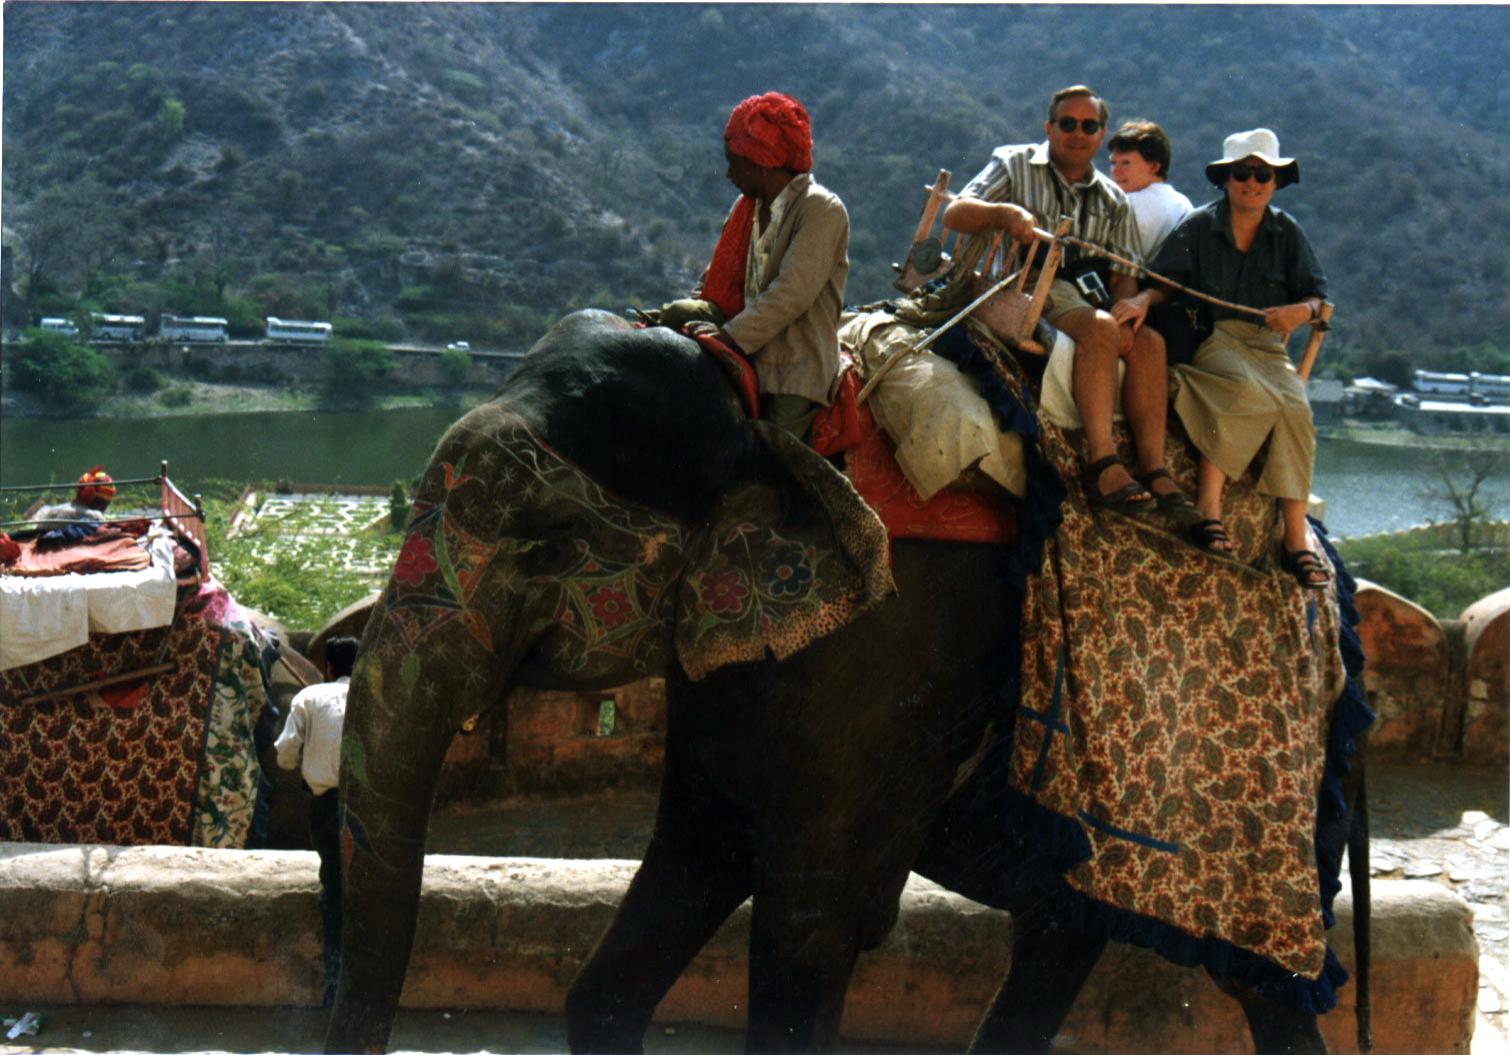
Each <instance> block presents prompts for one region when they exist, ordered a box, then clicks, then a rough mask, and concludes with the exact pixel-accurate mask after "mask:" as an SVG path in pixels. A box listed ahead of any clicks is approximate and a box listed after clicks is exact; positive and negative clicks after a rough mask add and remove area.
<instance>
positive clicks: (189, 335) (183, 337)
mask: <svg viewBox="0 0 1510 1055" xmlns="http://www.w3.org/2000/svg"><path fill="white" fill-rule="evenodd" d="M225 328H226V321H225V320H224V319H217V318H214V317H213V316H206V315H169V314H168V313H167V312H164V313H163V321H162V325H161V326H160V327H158V331H157V332H158V333H159V334H160V335H161V336H162V338H163V339H164V340H167V341H183V342H185V343H188V344H199V343H220V344H224V343H225V342H226V340H227V336H226V332H225Z"/></svg>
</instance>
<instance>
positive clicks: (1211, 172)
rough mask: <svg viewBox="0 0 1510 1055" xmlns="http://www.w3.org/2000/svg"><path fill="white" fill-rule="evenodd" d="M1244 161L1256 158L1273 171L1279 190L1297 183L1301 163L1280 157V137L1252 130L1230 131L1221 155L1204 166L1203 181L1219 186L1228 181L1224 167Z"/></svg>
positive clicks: (1269, 132)
mask: <svg viewBox="0 0 1510 1055" xmlns="http://www.w3.org/2000/svg"><path fill="white" fill-rule="evenodd" d="M1243 158H1258V159H1259V160H1260V161H1263V162H1264V163H1265V164H1267V165H1269V166H1271V167H1272V168H1273V169H1274V179H1275V183H1276V184H1277V185H1278V186H1280V187H1285V186H1288V185H1289V184H1291V183H1299V182H1300V162H1299V161H1296V160H1295V159H1294V158H1287V157H1281V156H1280V153H1279V137H1278V136H1277V135H1275V134H1274V133H1273V132H1271V131H1269V130H1268V129H1267V128H1254V129H1250V130H1249V131H1247V132H1233V133H1232V134H1231V135H1230V136H1228V137H1227V138H1226V140H1224V141H1223V143H1222V156H1221V158H1220V159H1219V160H1217V161H1213V162H1211V164H1209V165H1207V166H1206V178H1207V179H1208V180H1210V181H1211V182H1212V183H1214V184H1216V185H1217V186H1218V187H1220V186H1222V185H1223V184H1224V183H1226V182H1227V167H1228V166H1229V165H1231V164H1232V163H1233V162H1236V161H1241V160H1243Z"/></svg>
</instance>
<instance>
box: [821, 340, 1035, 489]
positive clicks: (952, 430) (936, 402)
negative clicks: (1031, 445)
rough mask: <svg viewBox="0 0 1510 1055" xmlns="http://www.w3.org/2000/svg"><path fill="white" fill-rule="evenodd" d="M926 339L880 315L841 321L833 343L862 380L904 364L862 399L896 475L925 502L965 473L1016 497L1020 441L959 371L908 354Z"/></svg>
mask: <svg viewBox="0 0 1510 1055" xmlns="http://www.w3.org/2000/svg"><path fill="white" fill-rule="evenodd" d="M926 333H927V331H925V330H921V329H919V328H917V327H915V326H910V325H908V324H907V323H904V322H899V321H898V320H897V319H896V318H895V317H894V316H892V315H890V314H888V313H886V312H868V313H863V314H855V315H846V316H845V317H844V318H843V319H842V320H841V321H840V325H839V341H840V343H841V344H843V345H844V346H845V347H847V348H852V349H854V350H855V351H856V353H857V355H856V358H857V360H858V361H859V363H860V370H861V376H862V377H866V376H869V375H870V374H871V373H872V372H874V371H875V370H877V369H879V368H880V367H881V364H882V363H884V362H885V361H886V360H887V359H889V358H891V357H892V356H895V355H901V356H903V357H904V358H903V359H902V360H901V361H900V362H899V363H897V365H896V366H894V367H892V368H891V369H890V370H889V371H888V372H887V374H886V376H885V377H884V378H882V379H881V382H880V383H879V384H878V385H876V387H875V388H874V389H873V390H872V391H871V394H870V396H869V397H868V398H867V400H866V403H867V405H868V406H869V407H870V411H871V414H873V415H874V416H875V419H876V423H877V424H879V425H880V426H881V427H882V428H883V429H885V430H886V434H887V435H888V436H890V437H891V441H892V442H893V443H894V444H896V448H897V450H896V455H897V465H898V466H899V467H900V468H901V470H902V475H903V476H905V477H906V478H907V482H908V483H909V484H911V485H912V487H913V489H914V490H915V491H917V493H918V495H919V497H921V498H922V499H923V500H924V501H926V500H928V499H930V498H932V497H933V496H934V495H936V494H938V492H940V491H942V490H944V489H945V488H946V487H948V486H950V485H951V484H953V483H955V481H957V480H958V479H959V478H960V477H961V475H963V474H964V473H965V471H966V470H968V469H971V468H976V469H979V470H980V471H981V472H983V473H985V475H986V476H988V477H990V478H991V479H992V480H994V481H995V482H996V483H997V484H999V485H1001V487H1002V488H1004V489H1005V490H1007V491H1008V492H1010V493H1011V494H1014V495H1016V496H1018V497H1019V498H1021V497H1022V496H1023V494H1025V493H1026V491H1027V479H1028V473H1027V465H1026V463H1025V462H1024V459H1023V451H1022V437H1021V436H1019V435H1017V433H1015V432H1003V431H1002V430H1001V428H1000V427H998V425H997V423H996V418H995V416H994V415H992V413H991V408H990V406H988V405H987V404H986V401H985V400H984V399H983V398H981V395H980V390H979V389H978V388H976V386H975V382H974V381H972V380H971V379H970V378H969V377H967V376H966V375H965V374H964V373H962V372H961V371H960V369H959V368H958V367H957V366H955V365H954V364H953V363H951V362H950V361H949V360H947V359H944V358H942V357H941V356H937V355H934V354H933V353H932V352H930V351H926V350H925V351H923V352H921V353H914V352H912V351H911V350H910V349H911V347H912V345H914V344H915V343H917V342H918V341H919V340H921V339H922V338H923V337H924V336H925V334H926Z"/></svg>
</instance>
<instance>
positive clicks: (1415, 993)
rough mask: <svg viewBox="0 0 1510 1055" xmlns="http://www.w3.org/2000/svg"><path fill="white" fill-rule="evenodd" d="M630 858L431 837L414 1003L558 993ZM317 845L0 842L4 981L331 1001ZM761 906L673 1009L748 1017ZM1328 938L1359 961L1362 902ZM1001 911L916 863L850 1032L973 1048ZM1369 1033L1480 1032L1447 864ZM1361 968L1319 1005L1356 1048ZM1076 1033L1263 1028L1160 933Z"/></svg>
mask: <svg viewBox="0 0 1510 1055" xmlns="http://www.w3.org/2000/svg"><path fill="white" fill-rule="evenodd" d="M635 867H636V863H635V862H633V861H559V860H544V859H538V858H528V859H526V858H481V857H444V856H431V857H429V858H428V859H427V861H426V870H425V878H424V888H423V893H422V896H421V906H420V919H419V927H418V931H417V935H416V938H415V945H414V954H413V958H412V960H411V962H410V967H409V974H408V980H407V982H406V984H405V987H404V994H403V1004H404V1006H407V1007H427V1008H469V1009H478V1010H482V1009H489V1010H509V1011H526V1012H545V1013H552V1014H559V1013H560V1012H561V1010H562V1006H563V1002H564V998H565V990H566V986H567V985H568V984H569V983H570V981H571V979H572V978H573V977H574V976H575V974H576V972H577V970H578V968H579V967H580V965H581V964H582V962H583V961H584V959H585V957H586V955H587V953H588V951H589V950H590V949H591V947H592V945H593V943H594V942H595V941H596V939H597V936H598V935H599V934H600V933H601V932H602V931H603V929H604V928H605V927H606V926H607V924H608V922H609V920H610V919H611V918H612V916H613V913H614V911H615V909H616V907H617V905H618V903H619V901H620V900H621V899H622V897H623V895H624V892H625V889H626V888H627V886H628V883H629V880H630V877H631V876H632V875H633V873H634V870H635ZM317 873H318V861H317V858H316V857H315V855H314V854H312V853H307V852H291V851H290V852H276V851H251V852H248V851H229V850H220V851H210V850H197V849H179V848H169V847H138V848H131V849H122V848H118V847H98V846H95V847H90V846H72V847H57V846H38V845H28V844H7V845H4V846H0V1001H4V1002H6V1003H9V1004H17V1005H23V1006H24V1004H25V1003H26V1002H27V1001H32V1002H37V1003H77V1004H104V1003H123V1004H163V1003H174V1002H176V1003H182V1004H199V1005H212V1006H213V1005H227V1006H228V1005H254V1006H255V1005H269V1006H276V1005H283V1006H288V1005H315V1004H318V1002H319V998H320V992H321V984H320V952H319V933H320V924H319V911H318V907H317V898H318V891H319V881H318V877H317ZM749 920H750V917H749V906H748V904H746V905H745V906H744V907H743V908H741V909H740V910H739V911H738V912H736V913H735V915H734V916H733V917H732V918H731V919H730V920H729V921H728V923H726V924H725V926H724V927H723V929H722V930H720V931H719V933H718V934H717V936H715V937H714V939H713V940H712V941H711V942H710V943H709V944H708V946H707V947H706V948H705V949H704V950H703V952H702V953H701V954H700V955H699V956H698V958H697V959H696V960H695V961H694V962H693V964H692V965H691V967H690V968H689V969H688V971H687V972H686V974H685V975H684V976H683V977H682V979H681V980H680V981H679V982H678V983H677V985H676V986H675V988H673V989H672V991H671V993H670V994H669V995H668V996H667V998H666V999H665V1000H664V1001H663V1002H662V1004H661V1006H660V1007H659V1008H658V1009H657V1013H656V1017H657V1019H658V1020H660V1021H662V1022H701V1023H706V1024H709V1025H716V1026H727V1027H735V1028H737V1027H741V1026H743V1024H744V1016H745V1011H744V1003H745V999H746V979H747V951H746V950H747V944H748V935H749V925H750V923H749ZM1337 920H1338V923H1337V927H1336V928H1335V929H1334V930H1333V932H1332V937H1333V942H1334V948H1335V949H1336V950H1337V953H1338V955H1339V957H1340V958H1341V959H1342V961H1343V963H1344V964H1345V965H1347V966H1348V967H1349V969H1351V967H1352V961H1353V954H1352V943H1351V927H1352V923H1351V903H1350V901H1349V898H1348V895H1347V894H1346V893H1344V894H1343V895H1342V896H1341V897H1339V899H1338V902H1337ZM1011 926H1012V924H1011V919H1010V917H1009V916H1007V915H1006V914H1005V913H1002V912H997V911H994V910H991V909H986V908H983V907H981V906H980V905H977V904H975V903H974V902H971V901H967V900H965V899H964V898H961V897H959V896H957V895H954V894H951V893H948V892H947V891H944V890H942V889H941V888H939V887H937V886H935V885H933V884H931V883H927V882H926V881H923V880H920V879H918V878H917V877H913V879H912V880H911V881H910V882H909V884H908V886H907V889H906V891H905V892H904V894H903V898H902V911H901V916H900V919H899V921H898V924H897V926H896V929H895V930H894V931H893V932H892V934H891V935H890V937H888V938H887V940H886V941H885V942H884V943H882V945H881V946H880V947H879V948H878V949H876V950H875V951H873V952H870V953H866V954H864V955H862V956H861V957H860V959H859V962H858V965H857V967H856V972H855V978H854V982H853V984H852V985H851V988H850V995H849V1000H848V1003H847V1004H846V1009H845V1014H844V1023H843V1033H844V1034H845V1035H846V1036H848V1037H851V1038H854V1039H857V1040H867V1041H885V1042H890V1043H894V1044H899V1045H904V1046H912V1047H917V1046H924V1045H926V1046H949V1047H955V1048H962V1047H963V1046H964V1045H965V1044H966V1043H967V1042H968V1041H969V1038H970V1036H971V1034H972V1032H973V1030H974V1027H975V1024H976V1021H977V1019H978V1018H979V1016H980V1014H981V1013H982V1011H983V1010H984V1008H985V1007H986V1005H987V1003H988V1001H989V1000H990V997H991V995H992V994H993V993H994V991H995V988H996V986H997V984H998V983H999V981H1000V979H1001V977H1002V975H1003V974H1004V972H1005V970H1006V968H1007V966H1008V962H1009V952H1008V950H1009V946H1010V939H1011ZM1373 968H1374V982H1373V1007H1374V1038H1375V1047H1374V1050H1375V1051H1376V1052H1378V1053H1380V1055H1419V1053H1421V1052H1444V1053H1445V1052H1466V1051H1467V1050H1468V1044H1469V1038H1470V1036H1471V1033H1472V1025H1473V1012H1474V1006H1475V1001H1476V999H1477V992H1478V952H1477V947H1476V945H1475V942H1474V938H1473V933H1472V930H1471V926H1470V916H1469V911H1468V907H1467V905H1466V904H1464V902H1463V901H1462V900H1461V899H1459V898H1458V897H1457V896H1456V895H1455V894H1453V893H1452V892H1450V891H1448V890H1446V889H1445V888H1443V887H1441V886H1438V885H1436V884H1434V883H1423V882H1409V881H1385V882H1381V881H1377V880H1376V881H1375V882H1374V884H1373ZM1353 992H1354V989H1353V987H1352V986H1351V985H1349V986H1346V987H1344V988H1343V990H1342V992H1341V999H1342V1004H1341V1006H1340V1007H1339V1008H1338V1009H1337V1010H1336V1011H1335V1012H1333V1013H1331V1014H1329V1015H1327V1016H1326V1017H1325V1018H1324V1019H1323V1020H1322V1027H1323V1031H1324V1033H1325V1035H1326V1039H1327V1043H1328V1046H1329V1048H1330V1050H1331V1051H1333V1052H1335V1053H1339V1055H1346V1053H1351V1052H1354V1051H1356V1050H1357V1046H1356V1042H1355V1037H1354V1026H1353V1015H1352V1000H1353ZM1061 1039H1062V1041H1063V1042H1064V1043H1066V1044H1068V1045H1069V1046H1070V1047H1072V1048H1073V1049H1074V1050H1086V1051H1103V1052H1107V1053H1111V1055H1119V1053H1123V1052H1126V1053H1138V1055H1143V1053H1146V1052H1151V1051H1158V1052H1164V1053H1168V1055H1207V1053H1210V1052H1216V1051H1243V1050H1247V1048H1248V1041H1247V1039H1246V1028H1245V1026H1244V1023H1243V1018H1242V1015H1241V1013H1240V1012H1239V1010H1238V1008H1237V1005H1236V1004H1235V1003H1233V1002H1232V1001H1230V1000H1228V999H1227V998H1226V997H1224V996H1223V995H1222V994H1221V993H1220V992H1219V991H1218V990H1217V988H1216V986H1215V985H1214V984H1213V983H1212V982H1211V981H1210V980H1209V979H1208V978H1207V977H1206V975H1205V973H1204V972H1201V971H1196V970H1188V969H1182V968H1178V967H1175V966H1174V965H1172V964H1169V963H1167V962H1165V961H1163V960H1161V959H1159V958H1158V957H1156V956H1153V955H1152V954H1150V953H1147V952H1144V951H1141V950H1135V949H1129V948H1120V947H1119V948H1113V949H1111V950H1109V951H1108V952H1107V954H1106V955H1105V956H1103V957H1102V960H1101V962H1100V964H1099V965H1098V966H1097V967H1096V969H1095V970H1094V971H1093V972H1092V975H1091V978H1090V981H1089V982H1088V984H1087V987H1086V989H1085V991H1084V992H1083V993H1082V995H1081V998H1080V1000H1079V1001H1078V1002H1077V1004H1076V1006H1075V1008H1074V1010H1073V1011H1072V1012H1071V1015H1070V1018H1069V1020H1068V1021H1067V1022H1066V1024H1065V1028H1064V1035H1063V1037H1062V1038H1061Z"/></svg>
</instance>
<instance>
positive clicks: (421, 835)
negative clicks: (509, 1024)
mask: <svg viewBox="0 0 1510 1055" xmlns="http://www.w3.org/2000/svg"><path fill="white" fill-rule="evenodd" d="M382 611H383V608H382V606H381V605H380V608H379V614H378V616H377V617H376V618H374V619H373V620H372V621H371V622H369V624H368V628H367V633H366V635H365V638H364V640H363V642H362V648H361V653H360V658H359V659H358V661H357V665H356V670H355V671H354V672H353V676H352V679H351V689H350V693H349V696H348V698H347V704H346V721H345V727H344V729H343V731H342V738H341V778H340V786H341V857H342V868H341V871H342V883H341V886H342V897H341V907H342V933H341V969H340V981H339V984H338V987H337V990H336V997H335V1005H334V1007H333V1008H332V1011H331V1017H330V1022H329V1026H328V1028H327V1032H326V1038H325V1050H326V1051H327V1052H355V1051H360V1052H367V1051H384V1050H386V1047H387V1043H388V1034H389V1030H390V1028H391V1027H392V1023H393V1017H394V1014H395V1013H396V1012H397V1010H398V1005H399V996H400V993H401V991H402V990H403V985H404V975H405V972H406V970H407V968H408V965H409V954H410V950H411V948H412V946H413V942H414V929H415V921H416V919H417V917H418V912H419V897H420V881H421V877H422V874H423V871H424V863H425V837H426V832H427V830H428V828H429V817H430V807H431V804H432V802H433V800H434V797H435V788H436V785H437V782H438V778H439V776H440V770H441V764H442V762H443V761H444V759H445V755H446V749H447V747H448V746H449V745H450V742H451V738H452V737H453V735H454V734H455V733H456V731H457V729H458V728H459V727H460V726H461V723H462V722H463V721H464V720H465V719H466V718H467V717H468V716H469V715H471V714H475V713H477V712H478V711H480V710H483V709H485V708H486V707H488V706H492V705H494V704H496V703H498V702H499V701H501V700H502V699H503V698H504V695H505V688H506V686H505V681H506V672H507V667H508V664H506V663H500V662H499V660H500V658H501V657H499V656H497V655H495V654H488V653H485V652H484V651H482V650H481V649H480V647H479V646H478V643H477V642H476V641H475V640H474V639H472V638H471V636H470V635H469V634H468V632H467V631H466V629H465V626H464V624H463V623H461V621H460V620H456V621H455V624H456V625H455V626H454V627H449V628H442V629H441V630H439V631H438V632H436V633H434V634H432V635H430V636H429V637H428V638H427V640H426V648H425V649H424V650H423V659H422V658H421V656H420V653H419V652H418V651H416V650H415V649H414V648H413V647H412V644H411V643H410V642H409V641H407V640H405V639H404V637H403V635H402V634H398V633H395V632H394V631H393V630H392V625H393V624H391V623H390V622H389V621H388V620H386V619H384V618H383V617H382V614H381V613H382Z"/></svg>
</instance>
